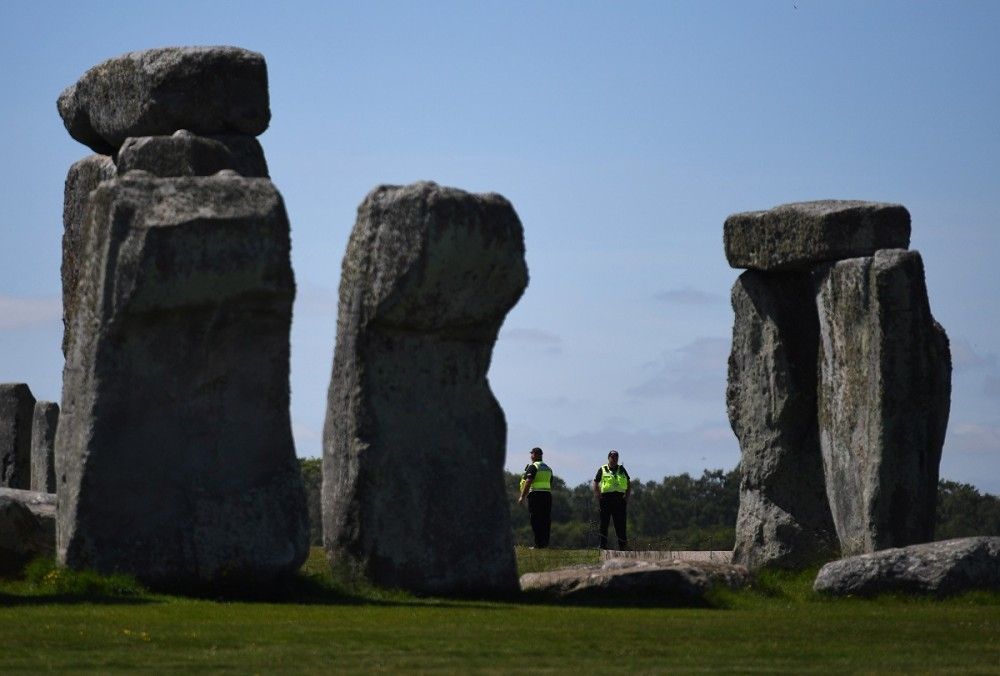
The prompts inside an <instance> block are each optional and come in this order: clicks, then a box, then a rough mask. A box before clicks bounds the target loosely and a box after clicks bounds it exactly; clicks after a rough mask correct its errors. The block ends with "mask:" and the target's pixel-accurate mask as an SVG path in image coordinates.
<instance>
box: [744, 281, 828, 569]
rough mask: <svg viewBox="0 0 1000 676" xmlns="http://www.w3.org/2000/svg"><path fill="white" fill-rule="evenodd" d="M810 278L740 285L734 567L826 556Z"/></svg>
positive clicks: (798, 562) (815, 330)
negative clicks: (737, 499) (738, 476)
mask: <svg viewBox="0 0 1000 676" xmlns="http://www.w3.org/2000/svg"><path fill="white" fill-rule="evenodd" d="M812 289H813V287H812V279H811V276H810V275H809V273H795V272H785V273H780V272H779V273H774V272H772V273H765V272H757V271H752V270H751V271H747V272H744V273H743V274H742V275H740V277H739V279H737V280H736V283H735V284H734V285H733V290H732V305H733V311H734V313H735V315H736V317H735V321H734V324H733V344H732V353H731V354H730V356H729V385H728V388H727V390H726V406H727V409H728V412H729V421H730V424H731V425H732V428H733V432H734V433H735V434H736V437H737V439H739V442H740V449H741V452H742V455H741V458H740V471H741V481H740V507H739V513H738V517H737V523H736V545H735V548H734V550H733V563H739V564H743V565H745V566H747V567H749V568H757V567H760V566H763V565H772V566H778V567H791V568H794V567H798V566H803V565H809V564H811V563H813V562H815V561H817V560H819V559H821V558H823V557H824V556H827V555H828V554H829V553H830V551H831V549H832V548H833V546H834V530H833V523H832V521H831V518H830V509H829V507H828V506H827V502H826V493H825V491H824V487H823V469H822V464H821V459H820V449H819V440H818V438H817V423H816V345H817V341H818V332H819V327H818V325H817V318H816V306H815V303H814V300H813V293H812Z"/></svg>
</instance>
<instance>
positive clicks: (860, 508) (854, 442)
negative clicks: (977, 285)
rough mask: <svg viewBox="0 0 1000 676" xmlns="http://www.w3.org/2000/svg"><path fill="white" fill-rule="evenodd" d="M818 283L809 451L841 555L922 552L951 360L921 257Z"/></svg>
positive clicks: (838, 268)
mask: <svg viewBox="0 0 1000 676" xmlns="http://www.w3.org/2000/svg"><path fill="white" fill-rule="evenodd" d="M817 274H818V277H817V288H818V292H817V296H816V302H817V306H818V308H819V323H820V336H821V341H820V353H819V364H820V387H819V429H820V445H821V448H822V452H823V461H824V470H825V474H826V487H827V494H828V496H829V500H830V507H831V510H832V512H833V519H834V523H835V525H836V528H837V535H838V537H839V539H840V545H841V550H842V552H843V554H844V555H845V556H846V555H851V554H860V553H863V552H871V551H874V550H878V549H885V548H887V547H898V546H903V545H908V544H914V543H918V542H927V541H928V540H931V539H933V533H934V509H935V503H936V498H937V485H938V465H939V463H940V461H941V447H942V444H943V443H944V436H945V429H946V427H947V424H948V413H949V408H950V401H951V356H950V351H949V347H948V338H947V336H946V335H945V333H944V329H942V328H941V326H940V325H938V324H937V322H935V321H934V318H933V317H932V316H931V312H930V307H929V305H928V300H927V289H926V287H925V285H924V268H923V263H922V261H921V259H920V254H919V253H917V252H916V251H903V250H898V249H896V250H884V251H878V252H876V253H875V255H874V256H871V257H865V258H855V259H850V260H844V261H840V262H838V263H835V264H832V265H829V266H826V267H825V268H823V269H821V270H820V271H818V273H817Z"/></svg>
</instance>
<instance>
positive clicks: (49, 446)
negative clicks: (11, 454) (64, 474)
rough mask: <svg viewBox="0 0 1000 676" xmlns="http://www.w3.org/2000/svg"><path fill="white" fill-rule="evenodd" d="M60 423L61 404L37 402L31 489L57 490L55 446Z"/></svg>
mask: <svg viewBox="0 0 1000 676" xmlns="http://www.w3.org/2000/svg"><path fill="white" fill-rule="evenodd" d="M58 425H59V404H57V403H55V402H52V401H38V402H35V413H34V417H33V419H32V422H31V490H33V491H40V492H42V493H55V492H56V467H55V447H56V428H57V427H58Z"/></svg>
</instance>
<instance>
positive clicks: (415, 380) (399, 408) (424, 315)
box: [323, 183, 528, 593]
mask: <svg viewBox="0 0 1000 676" xmlns="http://www.w3.org/2000/svg"><path fill="white" fill-rule="evenodd" d="M527 280H528V276H527V268H526V266H525V262H524V240H523V232H522V228H521V223H520V221H519V220H518V218H517V215H516V214H515V213H514V209H513V208H512V207H511V205H510V203H509V202H508V201H507V200H505V199H504V198H503V197H501V196H499V195H496V194H483V195H472V194H468V193H465V192H462V191H460V190H455V189H452V188H442V187H439V186H437V185H435V184H434V183H417V184H414V185H410V186H406V187H396V186H381V187H379V188H376V189H375V190H373V191H372V192H371V193H370V194H369V195H368V196H367V197H366V198H365V200H364V202H362V204H361V206H360V207H359V209H358V220H357V223H356V225H355V226H354V230H353V232H352V233H351V238H350V241H349V243H348V246H347V253H346V255H345V256H344V262H343V268H342V272H341V282H340V310H339V315H338V319H337V344H336V351H335V354H334V364H333V377H332V380H331V383H330V394H329V403H328V407H327V417H326V429H325V431H324V456H323V524H324V540H325V544H326V548H327V550H328V553H329V555H330V558H331V562H332V563H334V564H335V565H338V566H339V565H342V564H343V565H346V567H347V568H348V569H351V570H353V571H354V572H355V573H361V574H363V575H366V576H368V577H369V578H370V579H372V580H374V581H375V582H377V583H380V584H385V585H390V586H398V587H404V588H407V589H411V590H416V591H420V592H429V593H478V592H503V591H510V590H514V589H516V587H517V578H516V567H515V561H514V549H513V541H512V536H511V530H510V514H509V511H508V507H507V500H506V496H505V495H504V481H503V465H504V453H505V442H506V432H507V430H506V423H505V421H504V416H503V410H502V409H501V408H500V406H499V405H498V404H497V401H496V399H495V398H494V397H493V393H492V392H491V391H490V388H489V384H488V382H487V380H486V372H487V369H488V368H489V364H490V357H491V355H492V351H493V344H494V342H495V340H496V336H497V332H498V331H499V329H500V325H501V323H502V322H503V319H504V317H505V316H506V314H507V312H508V311H509V310H510V308H511V307H513V305H514V304H515V303H516V302H517V300H518V298H520V296H521V294H522V293H523V291H524V288H525V286H526V284H527Z"/></svg>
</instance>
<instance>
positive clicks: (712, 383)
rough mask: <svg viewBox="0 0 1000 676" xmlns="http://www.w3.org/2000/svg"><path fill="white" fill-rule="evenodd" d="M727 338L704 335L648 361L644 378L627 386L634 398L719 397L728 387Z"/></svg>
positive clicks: (720, 397) (728, 343)
mask: <svg viewBox="0 0 1000 676" xmlns="http://www.w3.org/2000/svg"><path fill="white" fill-rule="evenodd" d="M729 346H730V340H729V339H728V338H715V337H702V338H698V339H696V340H694V341H692V342H690V343H688V344H687V345H684V346H682V347H680V348H677V349H676V350H673V351H672V352H669V353H667V354H666V355H664V357H663V359H662V360H661V361H659V362H652V363H649V364H647V365H646V367H645V368H646V370H647V374H646V376H645V378H644V379H643V380H642V381H641V382H640V383H638V384H637V385H634V386H633V387H630V388H628V389H627V390H625V394H626V395H627V396H629V397H631V398H634V399H651V398H652V399H658V398H666V397H679V398H683V399H702V400H713V399H715V400H720V401H721V399H722V397H723V396H724V394H723V393H724V392H725V387H726V368H727V366H726V365H727V360H728V358H729Z"/></svg>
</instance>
